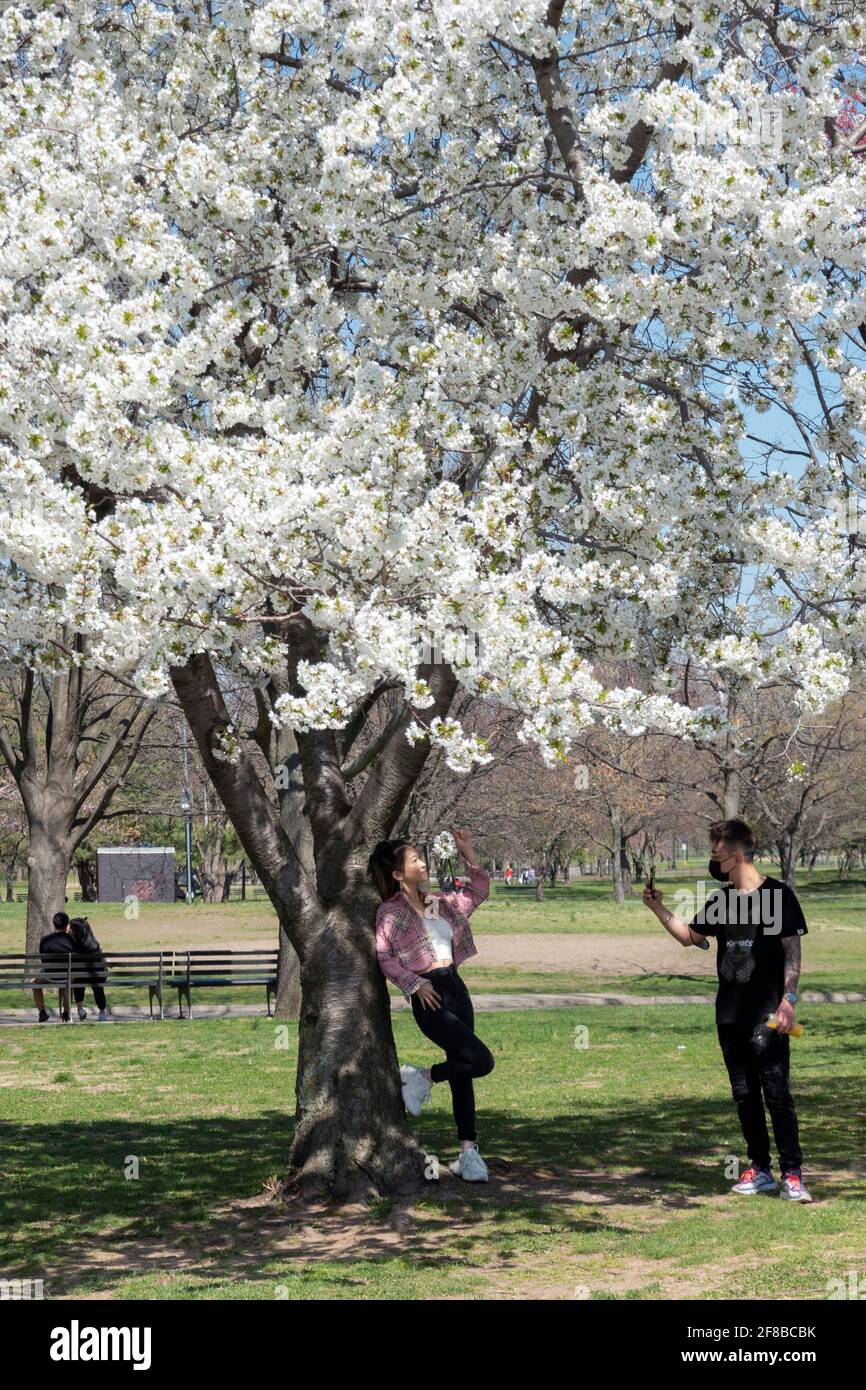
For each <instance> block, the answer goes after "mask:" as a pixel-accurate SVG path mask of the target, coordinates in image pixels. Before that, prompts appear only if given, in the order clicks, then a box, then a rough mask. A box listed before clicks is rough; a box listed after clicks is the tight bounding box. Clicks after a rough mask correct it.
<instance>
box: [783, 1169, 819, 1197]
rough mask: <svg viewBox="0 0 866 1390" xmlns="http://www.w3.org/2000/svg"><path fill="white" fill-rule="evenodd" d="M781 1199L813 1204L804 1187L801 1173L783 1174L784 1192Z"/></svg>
mask: <svg viewBox="0 0 866 1390" xmlns="http://www.w3.org/2000/svg"><path fill="white" fill-rule="evenodd" d="M779 1196H780V1197H784V1198H785V1199H786V1200H787V1201H789V1202H811V1200H812V1198H811V1195H810V1194H809V1193H808V1192H807V1191H806V1189H805V1187H804V1186H803V1179H802V1178H801V1177H800V1174H799V1173H783V1174H782V1190H781V1192H780V1193H779Z"/></svg>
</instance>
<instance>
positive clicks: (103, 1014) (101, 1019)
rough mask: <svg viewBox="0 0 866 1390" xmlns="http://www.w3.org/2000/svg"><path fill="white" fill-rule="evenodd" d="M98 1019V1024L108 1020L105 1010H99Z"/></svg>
mask: <svg viewBox="0 0 866 1390" xmlns="http://www.w3.org/2000/svg"><path fill="white" fill-rule="evenodd" d="M98 1018H99V1022H100V1023H104V1022H105V1020H106V1019H107V1018H108V1012H107V1010H106V1009H100V1010H99V1015H98Z"/></svg>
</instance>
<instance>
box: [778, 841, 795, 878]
mask: <svg viewBox="0 0 866 1390" xmlns="http://www.w3.org/2000/svg"><path fill="white" fill-rule="evenodd" d="M776 848H777V849H778V851H779V863H780V865H781V870H782V881H783V882H784V883H787V885H788V887H789V888H795V887H796V885H797V842H796V840H795V839H794V836H793V835H789V834H783V835H780V836H779V838H778V839H777V841H776Z"/></svg>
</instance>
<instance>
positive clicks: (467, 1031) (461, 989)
mask: <svg viewBox="0 0 866 1390" xmlns="http://www.w3.org/2000/svg"><path fill="white" fill-rule="evenodd" d="M418 973H419V974H420V975H423V976H424V978H425V979H426V980H430V982H431V983H432V985H433V988H434V989H435V990H436V993H437V994H438V995H439V1008H438V1009H436V1008H433V1009H428V1008H425V1007H424V1005H423V1004H421V1003H420V1001H419V999H418V996H417V994H413V995H411V996H410V998H411V1000H412V1012H413V1014H414V1015H415V1022H416V1023H417V1024H418V1027H419V1028H420V1029H421V1032H422V1033H423V1034H424V1036H425V1037H427V1038H429V1039H430V1040H431V1042H435V1043H436V1044H437V1046H438V1047H442V1048H444V1049H445V1056H446V1058H447V1061H445V1062H434V1064H433V1066H432V1067H431V1068H430V1075H431V1076H432V1078H433V1080H434V1081H447V1082H448V1083H449V1085H450V1086H451V1103H452V1106H453V1109H454V1119H455V1122H456V1124H457V1138H458V1139H467V1140H472V1141H473V1142H474V1140H475V1091H474V1090H473V1087H472V1078H473V1076H487V1074H488V1072H491V1071H492V1070H493V1067H494V1061H493V1054H492V1053H491V1051H490V1049H489V1048H487V1047H485V1046H484V1043H483V1042H482V1041H481V1039H480V1038H476V1036H475V1033H474V1032H473V1028H474V1026H475V1013H474V1010H473V1008H472V1000H471V999H470V997H469V991H468V989H467V988H466V986H465V984H464V983H463V981H462V979H461V978H460V976H459V975H458V973H457V967H456V965H447V966H442V967H439V968H438V969H436V970H420V971H419V972H418Z"/></svg>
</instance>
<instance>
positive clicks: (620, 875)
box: [610, 806, 628, 903]
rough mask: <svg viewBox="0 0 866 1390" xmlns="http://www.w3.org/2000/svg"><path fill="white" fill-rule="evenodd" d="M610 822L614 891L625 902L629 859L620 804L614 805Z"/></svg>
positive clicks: (621, 901) (618, 900)
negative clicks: (626, 851)
mask: <svg viewBox="0 0 866 1390" xmlns="http://www.w3.org/2000/svg"><path fill="white" fill-rule="evenodd" d="M610 823H611V828H612V830H613V857H612V860H611V870H612V874H613V893H614V897H615V898H616V901H617V902H618V903H624V902H625V895H626V884H627V882H628V859H627V857H626V853H625V841H624V839H623V833H622V812H621V811H620V809H619V807H618V806H614V807H612V809H611V811H610Z"/></svg>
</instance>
